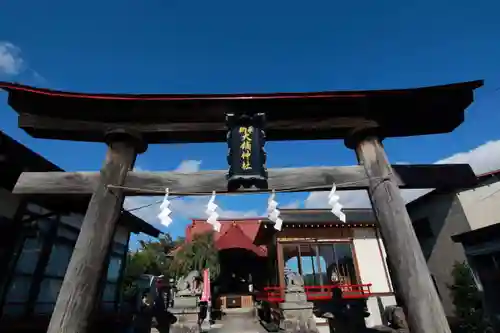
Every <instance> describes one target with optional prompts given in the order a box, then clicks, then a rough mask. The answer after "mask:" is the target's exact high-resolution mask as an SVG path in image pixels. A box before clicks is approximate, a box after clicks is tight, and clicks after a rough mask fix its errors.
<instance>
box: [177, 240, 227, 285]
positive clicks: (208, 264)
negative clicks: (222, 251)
mask: <svg viewBox="0 0 500 333" xmlns="http://www.w3.org/2000/svg"><path fill="white" fill-rule="evenodd" d="M171 268H172V271H173V272H174V273H175V274H176V276H185V275H186V274H188V273H189V272H191V271H193V270H197V271H199V272H202V271H203V269H205V268H209V269H210V278H211V279H216V278H217V277H218V276H219V273H220V264H219V253H218V250H217V248H216V247H215V243H214V237H213V233H211V232H207V233H203V234H199V235H195V236H194V237H193V240H192V241H191V242H189V243H186V244H184V246H182V248H180V249H179V250H178V251H177V252H176V253H175V255H174V258H173V261H172V266H171Z"/></svg>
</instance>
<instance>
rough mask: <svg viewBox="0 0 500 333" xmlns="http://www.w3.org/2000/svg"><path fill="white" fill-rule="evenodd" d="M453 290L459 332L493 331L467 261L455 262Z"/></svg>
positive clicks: (450, 287) (451, 287)
mask: <svg viewBox="0 0 500 333" xmlns="http://www.w3.org/2000/svg"><path fill="white" fill-rule="evenodd" d="M452 275H453V285H451V286H449V287H448V288H449V289H450V291H451V295H452V299H453V305H454V306H455V316H456V319H457V332H459V333H486V332H493V331H492V330H491V326H490V325H489V323H488V321H487V319H486V316H485V313H484V311H483V303H482V299H481V294H480V293H479V290H478V289H477V286H476V283H475V281H474V278H473V276H472V273H471V270H470V268H469V266H468V265H467V264H466V263H460V262H457V263H455V265H454V267H453V271H452ZM490 330H491V331H490Z"/></svg>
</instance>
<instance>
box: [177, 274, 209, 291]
mask: <svg viewBox="0 0 500 333" xmlns="http://www.w3.org/2000/svg"><path fill="white" fill-rule="evenodd" d="M200 279H201V275H200V272H198V271H191V272H189V274H188V275H186V276H185V277H184V276H182V277H180V278H179V280H177V284H176V289H177V295H178V296H194V295H197V294H199V293H201V292H202V291H203V283H202V282H200V283H198V282H199V281H200Z"/></svg>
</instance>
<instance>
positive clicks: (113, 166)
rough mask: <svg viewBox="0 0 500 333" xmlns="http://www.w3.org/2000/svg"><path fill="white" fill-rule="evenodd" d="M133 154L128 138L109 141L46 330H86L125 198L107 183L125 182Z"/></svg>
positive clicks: (53, 331) (118, 183)
mask: <svg viewBox="0 0 500 333" xmlns="http://www.w3.org/2000/svg"><path fill="white" fill-rule="evenodd" d="M122 139H123V137H122ZM136 155H137V153H136V149H135V147H134V146H133V144H132V143H131V142H129V141H128V140H127V141H125V140H124V141H119V142H111V143H110V145H109V148H108V152H107V156H106V161H105V163H104V165H103V167H102V169H101V173H100V177H98V181H97V183H96V186H95V191H94V194H93V195H92V199H91V200H90V204H89V207H88V209H87V213H86V214H85V217H84V219H83V223H82V226H81V229H80V234H79V236H78V240H77V241H76V245H75V248H74V251H73V255H72V256H71V261H70V263H69V265H68V269H67V271H66V275H65V276H64V281H63V284H62V287H61V290H60V292H59V296H58V297H57V302H56V305H55V308H54V311H53V313H52V318H51V320H50V324H49V328H48V330H47V333H62V332H67V333H73V332H86V331H87V327H88V324H89V322H90V316H91V313H92V310H93V308H94V305H95V302H96V297H97V296H98V291H99V282H100V281H101V279H100V277H101V273H102V271H103V268H104V267H103V266H104V263H105V260H106V255H107V253H108V249H109V246H110V243H111V242H112V239H113V233H114V230H115V227H116V224H117V222H118V218H119V216H120V213H121V209H122V205H123V199H124V196H123V192H122V191H121V190H116V191H109V190H108V185H110V184H112V185H122V184H123V183H124V181H125V177H126V175H127V172H128V171H129V170H131V168H132V166H133V163H134V161H135V158H136Z"/></svg>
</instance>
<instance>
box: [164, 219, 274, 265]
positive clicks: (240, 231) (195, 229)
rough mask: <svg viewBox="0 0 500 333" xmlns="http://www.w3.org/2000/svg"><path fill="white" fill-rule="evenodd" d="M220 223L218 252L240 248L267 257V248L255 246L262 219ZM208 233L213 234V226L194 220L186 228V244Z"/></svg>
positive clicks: (216, 235) (217, 238)
mask: <svg viewBox="0 0 500 333" xmlns="http://www.w3.org/2000/svg"><path fill="white" fill-rule="evenodd" d="M220 223H221V230H220V232H214V241H215V246H216V247H217V249H218V250H228V249H237V248H239V249H245V250H248V251H251V252H254V253H255V254H256V255H258V256H262V257H263V256H267V248H266V246H263V245H261V246H258V245H255V244H254V242H255V238H256V236H257V234H258V232H259V229H260V225H261V220H260V219H248V220H226V221H224V220H222V221H220ZM206 232H213V229H212V225H210V224H208V223H207V222H205V221H204V220H193V222H192V224H191V225H189V226H188V227H187V228H186V243H187V242H190V241H192V240H193V237H194V236H195V235H197V234H198V235H199V234H203V233H206ZM176 250H177V249H176ZM176 250H174V251H173V252H174V253H175V252H176Z"/></svg>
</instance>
